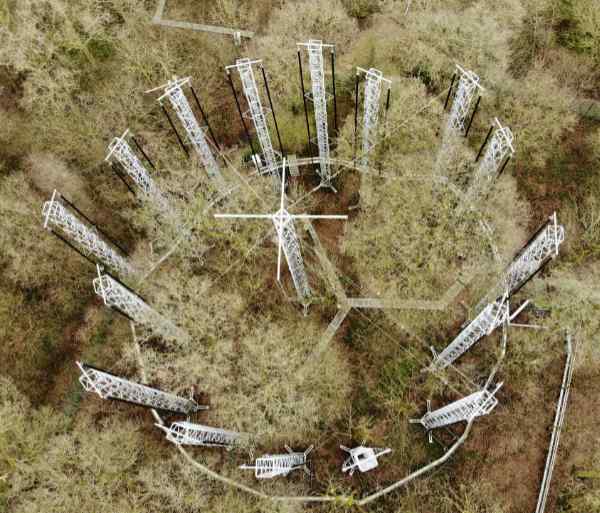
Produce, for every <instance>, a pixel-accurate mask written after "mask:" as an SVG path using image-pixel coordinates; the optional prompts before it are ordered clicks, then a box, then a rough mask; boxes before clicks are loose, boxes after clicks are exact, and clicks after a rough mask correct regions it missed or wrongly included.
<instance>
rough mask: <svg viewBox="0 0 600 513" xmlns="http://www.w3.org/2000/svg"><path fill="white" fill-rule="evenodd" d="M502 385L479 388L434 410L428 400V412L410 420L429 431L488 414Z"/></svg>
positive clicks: (496, 402)
mask: <svg viewBox="0 0 600 513" xmlns="http://www.w3.org/2000/svg"><path fill="white" fill-rule="evenodd" d="M501 386H502V383H499V384H498V385H496V387H495V388H494V389H493V390H491V391H488V390H486V389H484V390H479V391H478V392H474V393H473V394H471V395H468V396H467V397H463V398H462V399H459V400H457V401H454V402H452V403H450V404H447V405H446V406H443V407H442V408H439V409H437V410H434V411H430V410H429V401H427V413H425V415H423V416H422V417H421V418H420V419H410V422H411V423H413V424H421V425H422V426H423V427H424V428H425V429H426V430H427V431H431V430H432V429H436V428H440V427H444V426H449V425H450V424H456V423H457V422H463V421H466V422H469V421H470V420H471V419H473V418H474V417H480V416H482V415H487V414H489V413H490V412H491V411H492V410H493V409H494V408H495V407H496V405H497V404H498V400H497V399H496V397H495V395H496V392H497V391H498V390H499V389H500V387H501Z"/></svg>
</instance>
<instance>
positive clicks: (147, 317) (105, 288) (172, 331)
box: [93, 266, 188, 340]
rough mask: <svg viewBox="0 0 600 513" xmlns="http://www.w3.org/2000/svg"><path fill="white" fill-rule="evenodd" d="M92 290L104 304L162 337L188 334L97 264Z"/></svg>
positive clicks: (184, 336) (182, 337)
mask: <svg viewBox="0 0 600 513" xmlns="http://www.w3.org/2000/svg"><path fill="white" fill-rule="evenodd" d="M93 285H94V292H96V294H97V295H98V296H100V297H101V298H102V300H103V301H104V304H105V305H106V306H108V307H111V308H115V309H116V310H118V311H119V312H121V313H122V314H124V315H125V316H126V317H128V318H129V319H130V320H131V321H133V322H134V323H136V324H139V325H140V326H142V327H144V328H146V329H148V330H150V331H151V332H153V333H155V334H157V335H160V336H162V337H163V338H164V339H167V340H173V339H179V340H181V339H187V338H188V335H187V334H186V333H185V332H184V331H183V330H181V329H179V328H177V326H175V325H174V324H173V323H172V322H171V321H169V320H167V319H165V318H164V317H163V316H162V315H160V314H159V313H158V312H156V311H155V310H154V309H152V308H150V307H149V306H148V305H147V304H146V302H145V301H144V300H142V298H140V297H139V296H138V295H137V294H135V293H134V292H132V291H131V290H129V289H128V288H127V287H125V286H124V285H123V284H122V283H120V282H118V281H117V280H115V279H114V278H113V277H112V276H110V275H108V274H102V270H101V269H100V266H98V277H97V278H95V279H94V281H93Z"/></svg>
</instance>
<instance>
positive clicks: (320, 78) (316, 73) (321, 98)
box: [298, 39, 335, 187]
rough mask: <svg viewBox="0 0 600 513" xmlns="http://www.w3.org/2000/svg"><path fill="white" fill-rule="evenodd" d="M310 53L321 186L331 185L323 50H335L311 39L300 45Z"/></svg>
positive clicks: (328, 45)
mask: <svg viewBox="0 0 600 513" xmlns="http://www.w3.org/2000/svg"><path fill="white" fill-rule="evenodd" d="M298 46H305V47H306V49H307V51H308V64H309V69H310V80H311V84H312V98H311V99H312V102H313V105H314V111H315V125H316V127H317V144H318V146H319V176H320V177H321V186H323V187H332V185H331V164H330V159H329V130H328V125H327V89H326V87H325V71H324V68H323V48H332V49H333V48H334V47H335V46H334V45H330V44H324V43H323V42H322V41H320V40H317V39H309V41H308V43H298Z"/></svg>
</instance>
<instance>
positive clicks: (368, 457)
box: [340, 445, 392, 476]
mask: <svg viewBox="0 0 600 513" xmlns="http://www.w3.org/2000/svg"><path fill="white" fill-rule="evenodd" d="M340 449H342V451H346V452H347V453H348V454H350V456H349V457H348V458H347V459H346V460H345V461H344V463H343V465H342V472H348V471H350V472H349V473H348V475H349V476H351V475H352V474H354V471H355V470H356V469H358V470H359V471H360V472H368V471H369V470H373V469H374V468H376V467H377V466H378V465H379V462H378V461H377V458H379V457H380V456H383V455H384V454H388V453H390V452H392V450H391V449H389V448H387V449H376V448H373V447H364V446H363V445H359V446H358V447H354V448H352V449H349V448H348V447H346V446H344V445H340Z"/></svg>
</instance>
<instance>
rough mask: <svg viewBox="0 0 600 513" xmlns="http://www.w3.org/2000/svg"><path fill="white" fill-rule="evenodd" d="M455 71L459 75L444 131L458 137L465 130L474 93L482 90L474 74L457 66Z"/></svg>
mask: <svg viewBox="0 0 600 513" xmlns="http://www.w3.org/2000/svg"><path fill="white" fill-rule="evenodd" d="M456 70H457V72H458V74H459V79H458V86H457V88H456V94H455V95H454V100H453V102H452V109H451V110H450V116H449V117H448V124H447V125H446V130H447V132H450V133H452V134H454V135H459V134H461V133H463V132H464V131H465V129H466V123H467V119H468V118H469V112H470V111H471V103H472V102H473V98H474V97H475V92H476V91H477V90H480V91H483V88H482V87H481V85H480V84H479V77H478V76H477V75H476V74H475V73H473V72H472V71H470V70H465V69H463V68H461V67H460V66H459V65H458V64H456Z"/></svg>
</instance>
